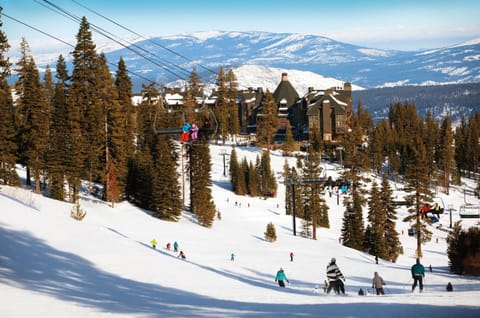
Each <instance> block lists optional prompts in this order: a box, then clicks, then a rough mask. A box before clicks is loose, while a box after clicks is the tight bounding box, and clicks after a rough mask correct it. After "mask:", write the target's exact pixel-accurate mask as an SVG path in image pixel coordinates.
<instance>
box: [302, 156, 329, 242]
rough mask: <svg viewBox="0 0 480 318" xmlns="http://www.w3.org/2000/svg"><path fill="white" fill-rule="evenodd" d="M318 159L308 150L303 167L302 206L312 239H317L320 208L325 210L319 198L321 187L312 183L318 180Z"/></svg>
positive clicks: (319, 168) (320, 214)
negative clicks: (310, 228)
mask: <svg viewBox="0 0 480 318" xmlns="http://www.w3.org/2000/svg"><path fill="white" fill-rule="evenodd" d="M321 170H322V169H321V167H320V159H319V156H318V154H317V153H315V152H314V150H313V149H312V148H311V149H309V155H308V160H307V161H306V162H305V165H304V166H303V171H302V174H303V180H304V182H303V185H302V192H303V206H304V220H305V221H308V222H310V223H311V226H312V238H313V239H314V240H316V239H317V226H319V225H320V219H321V216H322V212H323V210H322V207H323V208H325V206H326V204H325V199H324V198H322V197H321V195H320V193H321V187H322V185H321V184H320V183H318V182H313V179H318V178H320V173H321Z"/></svg>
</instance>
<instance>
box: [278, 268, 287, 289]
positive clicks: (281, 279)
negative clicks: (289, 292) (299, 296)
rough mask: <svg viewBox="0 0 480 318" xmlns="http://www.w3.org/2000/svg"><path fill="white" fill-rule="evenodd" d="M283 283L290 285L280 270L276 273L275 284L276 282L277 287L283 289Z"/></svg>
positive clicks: (281, 269)
mask: <svg viewBox="0 0 480 318" xmlns="http://www.w3.org/2000/svg"><path fill="white" fill-rule="evenodd" d="M284 281H287V283H290V281H289V280H288V278H287V275H285V272H284V271H283V268H280V269H279V270H278V272H277V276H275V282H278V286H280V287H285V283H284Z"/></svg>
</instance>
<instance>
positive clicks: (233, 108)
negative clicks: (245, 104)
mask: <svg viewBox="0 0 480 318" xmlns="http://www.w3.org/2000/svg"><path fill="white" fill-rule="evenodd" d="M225 81H226V90H227V91H226V96H227V108H228V111H227V125H228V132H229V133H230V134H231V135H234V136H236V135H238V134H239V133H240V120H239V117H238V103H237V91H238V83H237V77H236V76H235V73H233V70H232V69H230V70H228V71H227V74H226V76H225Z"/></svg>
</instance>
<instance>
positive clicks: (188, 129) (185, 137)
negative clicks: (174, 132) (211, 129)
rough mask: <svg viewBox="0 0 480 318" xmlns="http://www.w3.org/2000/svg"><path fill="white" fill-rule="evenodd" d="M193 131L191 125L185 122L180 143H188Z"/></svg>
mask: <svg viewBox="0 0 480 318" xmlns="http://www.w3.org/2000/svg"><path fill="white" fill-rule="evenodd" d="M191 129H192V125H190V123H188V122H185V123H184V124H183V127H182V134H181V135H180V141H182V142H187V141H188V140H189V138H190V132H191Z"/></svg>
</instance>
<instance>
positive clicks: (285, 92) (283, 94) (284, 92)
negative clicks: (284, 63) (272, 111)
mask: <svg viewBox="0 0 480 318" xmlns="http://www.w3.org/2000/svg"><path fill="white" fill-rule="evenodd" d="M272 95H273V98H274V99H275V103H276V104H277V105H279V104H280V103H282V104H286V105H287V107H290V106H292V105H293V104H295V102H296V101H297V99H298V97H299V96H298V93H297V91H296V90H295V88H293V86H292V84H291V83H290V82H289V81H288V76H287V73H282V80H281V81H280V84H278V86H277V88H276V89H275V91H274V92H273V94H272ZM285 102H286V103H285Z"/></svg>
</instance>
